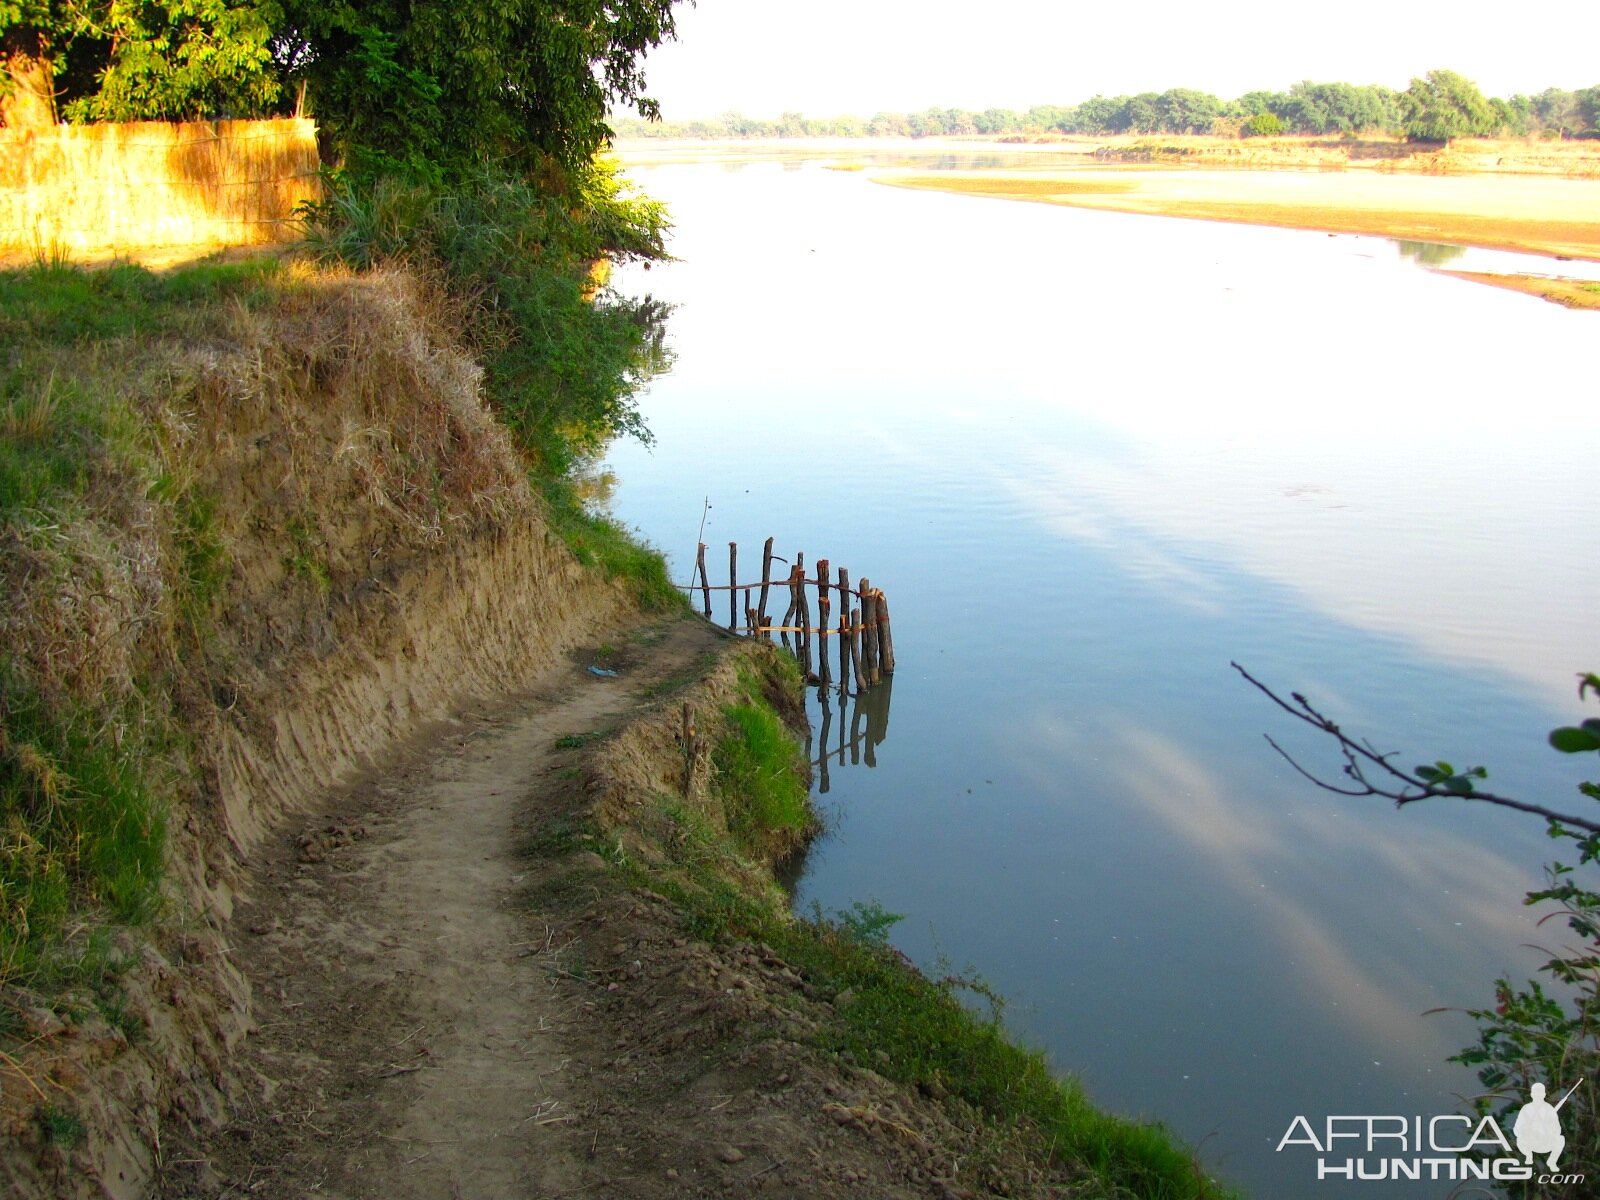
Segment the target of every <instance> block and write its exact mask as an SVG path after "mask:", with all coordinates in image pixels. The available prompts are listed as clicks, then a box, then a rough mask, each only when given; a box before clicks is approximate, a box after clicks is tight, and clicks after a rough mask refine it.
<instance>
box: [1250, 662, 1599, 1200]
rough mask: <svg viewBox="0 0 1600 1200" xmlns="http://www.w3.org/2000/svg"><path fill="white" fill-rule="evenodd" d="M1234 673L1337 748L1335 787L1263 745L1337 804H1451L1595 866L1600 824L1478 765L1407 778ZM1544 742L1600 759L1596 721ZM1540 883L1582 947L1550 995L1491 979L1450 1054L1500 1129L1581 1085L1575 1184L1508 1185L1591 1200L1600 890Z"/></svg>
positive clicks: (1561, 876) (1574, 1116)
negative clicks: (1464, 805) (1510, 788)
mask: <svg viewBox="0 0 1600 1200" xmlns="http://www.w3.org/2000/svg"><path fill="white" fill-rule="evenodd" d="M1233 667H1234V669H1235V670H1237V671H1238V672H1239V673H1240V674H1241V675H1242V676H1244V678H1245V679H1246V680H1248V681H1249V682H1250V683H1251V684H1252V685H1254V686H1255V687H1256V688H1258V689H1259V690H1260V691H1261V692H1262V693H1263V694H1265V695H1266V696H1267V697H1268V698H1269V699H1270V700H1271V701H1272V702H1273V703H1274V704H1276V705H1277V706H1278V707H1279V708H1281V709H1283V711H1284V712H1286V713H1288V714H1289V715H1290V716H1292V717H1294V718H1295V719H1296V720H1298V721H1300V722H1302V723H1304V724H1306V725H1309V726H1310V727H1311V728H1313V729H1315V730H1317V731H1318V732H1319V733H1322V734H1325V735H1327V736H1328V737H1330V738H1332V739H1333V741H1334V742H1335V743H1336V745H1337V746H1338V749H1339V755H1340V758H1341V760H1342V767H1341V769H1340V775H1341V778H1340V779H1339V781H1338V782H1330V781H1328V780H1325V779H1322V778H1320V777H1318V776H1317V775H1315V774H1313V773H1312V772H1310V771H1307V770H1306V769H1305V768H1304V767H1302V766H1301V765H1300V764H1299V763H1298V762H1297V761H1296V760H1295V759H1294V758H1293V757H1292V756H1291V755H1289V754H1288V752H1287V751H1285V750H1284V749H1283V748H1282V747H1281V746H1279V745H1278V743H1277V742H1276V741H1274V740H1273V739H1272V738H1271V737H1270V736H1268V737H1267V742H1268V744H1270V745H1271V746H1272V748H1273V749H1274V750H1276V751H1277V752H1278V753H1279V754H1280V755H1282V756H1283V758H1284V760H1285V761H1287V762H1288V763H1289V765H1290V766H1291V767H1293V768H1294V769H1295V770H1296V771H1298V772H1299V773H1300V774H1301V775H1303V776H1305V777H1306V778H1307V779H1309V780H1310V781H1311V782H1312V783H1314V784H1316V785H1317V786H1318V787H1320V788H1323V789H1324V790H1326V791H1330V792H1334V793H1336V794H1338V795H1341V796H1380V797H1384V798H1387V799H1389V800H1393V801H1394V803H1395V805H1396V806H1397V807H1403V806H1405V805H1408V804H1414V803H1417V802H1418V801H1421V800H1428V799H1434V798H1440V797H1445V798H1454V799H1458V800H1465V801H1476V802H1481V803H1486V804H1491V805H1494V806H1496V807H1499V808H1508V809H1512V810H1514V811H1517V812H1523V813H1528V814H1531V815H1533V816H1537V817H1540V818H1542V819H1543V820H1544V821H1545V822H1546V823H1547V825H1548V829H1549V833H1550V836H1551V837H1552V838H1558V839H1563V840H1567V841H1570V842H1572V843H1574V844H1575V847H1576V850H1577V856H1578V863H1577V866H1578V867H1579V868H1582V867H1591V868H1592V867H1593V866H1594V865H1595V864H1597V863H1600V819H1596V818H1595V817H1593V816H1588V815H1585V814H1583V813H1579V812H1576V811H1557V810H1554V809H1551V808H1549V807H1547V806H1545V805H1543V804H1535V803H1530V802H1527V801H1523V800H1519V799H1516V798H1514V797H1510V796H1504V795H1500V794H1498V793H1495V792H1491V791H1488V790H1486V789H1485V788H1484V786H1483V785H1484V783H1485V781H1486V780H1487V779H1488V775H1489V773H1488V771H1487V770H1485V769H1484V768H1483V767H1468V768H1467V769H1465V770H1457V769H1456V768H1455V767H1454V766H1453V765H1452V764H1450V763H1448V762H1444V761H1442V760H1441V761H1435V762H1432V763H1423V764H1419V765H1417V766H1415V767H1412V768H1410V769H1409V770H1408V769H1406V768H1404V767H1401V766H1398V765H1397V764H1396V763H1395V761H1394V759H1395V758H1396V755H1395V754H1394V753H1393V752H1389V753H1380V752H1379V751H1378V750H1377V749H1375V748H1374V747H1373V745H1372V744H1371V743H1370V742H1369V741H1367V740H1365V739H1360V740H1358V739H1356V738H1353V737H1351V736H1350V735H1349V734H1347V733H1346V732H1345V731H1344V730H1343V729H1341V728H1340V727H1339V725H1338V724H1337V723H1336V722H1334V721H1333V720H1331V719H1330V718H1329V717H1327V716H1326V715H1324V714H1323V713H1322V712H1321V711H1319V710H1318V709H1317V708H1316V707H1315V706H1313V705H1312V704H1311V702H1310V701H1309V700H1307V699H1306V698H1305V697H1304V696H1302V695H1301V694H1300V693H1298V692H1295V693H1291V695H1290V696H1289V697H1288V699H1285V698H1283V697H1282V696H1279V695H1278V694H1277V693H1276V692H1274V691H1272V689H1270V688H1268V687H1267V686H1266V685H1265V684H1263V683H1262V682H1261V681H1260V680H1258V679H1256V678H1255V677H1254V676H1252V675H1251V674H1250V673H1249V672H1248V671H1246V670H1245V669H1244V668H1243V667H1241V666H1239V664H1238V663H1234V664H1233ZM1578 679H1579V683H1578V699H1579V701H1580V702H1581V701H1582V700H1584V699H1585V698H1586V697H1587V695H1588V694H1589V693H1590V692H1593V693H1594V694H1595V695H1596V696H1597V697H1600V675H1595V674H1593V673H1589V674H1584V675H1580V676H1579V677H1578ZM1549 742H1550V745H1551V746H1552V747H1553V748H1554V749H1556V750H1558V751H1560V752H1561V753H1563V754H1590V753H1595V752H1600V719H1597V718H1594V717H1590V718H1588V719H1586V720H1584V721H1582V722H1581V723H1579V724H1578V725H1568V726H1562V727H1561V728H1558V729H1554V730H1552V731H1551V732H1550V736H1549ZM1578 791H1579V793H1580V794H1582V795H1583V796H1585V797H1587V798H1588V799H1590V800H1600V783H1596V782H1592V781H1591V782H1585V783H1580V784H1579V785H1578ZM1590 811H1592V810H1590ZM1545 876H1546V879H1545V882H1546V886H1545V887H1543V888H1538V889H1536V890H1534V891H1530V892H1529V893H1528V894H1527V895H1526V897H1525V898H1524V901H1523V902H1524V903H1525V904H1529V905H1533V904H1547V903H1552V902H1553V903H1554V904H1555V905H1556V906H1557V907H1556V909H1555V911H1554V912H1552V913H1550V914H1548V915H1546V916H1545V917H1544V918H1543V919H1542V920H1541V921H1540V924H1541V925H1542V924H1544V923H1545V922H1546V921H1550V920H1552V919H1556V920H1560V921H1564V922H1565V924H1566V927H1567V929H1568V931H1569V932H1570V933H1572V934H1574V935H1576V938H1577V943H1576V944H1575V945H1573V944H1569V945H1565V946H1561V947H1558V948H1556V949H1553V950H1550V951H1548V953H1550V955H1551V957H1550V958H1549V960H1548V961H1546V962H1545V964H1544V965H1543V966H1542V967H1540V973H1541V974H1542V975H1544V976H1546V977H1547V978H1548V979H1550V980H1553V981H1554V983H1555V985H1556V986H1555V992H1554V994H1552V992H1548V991H1546V990H1545V987H1544V986H1543V985H1541V984H1540V983H1539V982H1538V981H1537V980H1531V981H1529V982H1528V983H1527V984H1525V985H1513V984H1512V982H1511V981H1510V980H1509V979H1505V978H1502V979H1499V980H1496V981H1495V997H1494V1004H1493V1006H1492V1007H1488V1008H1481V1009H1469V1010H1467V1015H1469V1016H1470V1017H1472V1018H1473V1020H1474V1021H1476V1022H1477V1025H1478V1040H1477V1042H1476V1043H1475V1044H1473V1045H1471V1046H1468V1047H1467V1048H1466V1049H1464V1050H1462V1051H1461V1053H1459V1054H1457V1055H1455V1056H1453V1061H1455V1062H1459V1063H1463V1064H1465V1065H1467V1066H1471V1067H1475V1068H1476V1069H1477V1072H1478V1079H1479V1081H1480V1082H1482V1083H1483V1085H1484V1087H1485V1088H1486V1089H1487V1090H1486V1091H1485V1093H1484V1094H1483V1095H1481V1096H1479V1097H1477V1099H1476V1100H1475V1102H1474V1107H1475V1108H1476V1109H1477V1110H1478V1112H1479V1113H1480V1114H1489V1113H1496V1114H1497V1115H1498V1116H1500V1117H1501V1119H1502V1120H1504V1119H1506V1118H1507V1117H1509V1115H1510V1113H1511V1112H1512V1110H1514V1109H1517V1108H1520V1107H1521V1105H1522V1103H1523V1101H1524V1100H1525V1099H1526V1097H1527V1096H1528V1093H1529V1089H1530V1088H1531V1086H1532V1085H1533V1084H1534V1083H1536V1082H1537V1083H1544V1084H1546V1085H1553V1084H1557V1083H1560V1084H1562V1085H1563V1086H1564V1087H1565V1086H1573V1085H1575V1086H1574V1087H1573V1091H1572V1094H1571V1096H1570V1098H1569V1099H1568V1100H1567V1101H1566V1104H1565V1106H1564V1108H1563V1111H1562V1118H1561V1125H1562V1128H1563V1129H1564V1130H1565V1131H1566V1136H1567V1142H1566V1145H1567V1150H1566V1153H1565V1154H1564V1155H1563V1160H1562V1163H1561V1168H1562V1178H1563V1179H1567V1180H1572V1181H1575V1182H1571V1183H1563V1182H1559V1181H1558V1182H1557V1183H1555V1184H1552V1185H1549V1186H1543V1185H1541V1186H1539V1187H1538V1188H1537V1190H1535V1187H1534V1185H1533V1184H1532V1183H1531V1182H1530V1183H1529V1184H1527V1185H1525V1186H1524V1185H1517V1184H1513V1185H1511V1187H1512V1193H1513V1194H1514V1195H1518V1196H1528V1197H1532V1196H1535V1195H1537V1196H1538V1197H1541V1198H1554V1197H1560V1198H1561V1200H1569V1198H1570V1200H1577V1198H1578V1197H1579V1196H1580V1195H1581V1196H1588V1195H1592V1194H1593V1191H1592V1184H1590V1186H1589V1190H1583V1189H1584V1180H1585V1178H1586V1177H1587V1179H1588V1180H1593V1179H1595V1178H1596V1177H1600V1079H1597V1075H1600V891H1597V890H1596V885H1595V884H1594V883H1590V884H1588V885H1584V884H1581V883H1580V882H1579V877H1578V875H1577V869H1576V868H1574V867H1572V866H1569V865H1567V864H1565V863H1560V862H1555V863H1551V864H1550V865H1549V866H1548V867H1547V868H1546V869H1545Z"/></svg>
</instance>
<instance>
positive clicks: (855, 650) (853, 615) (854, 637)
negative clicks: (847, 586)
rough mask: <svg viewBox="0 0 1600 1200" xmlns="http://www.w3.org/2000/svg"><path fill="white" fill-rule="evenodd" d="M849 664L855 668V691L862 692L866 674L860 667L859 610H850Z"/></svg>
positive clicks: (864, 688)
mask: <svg viewBox="0 0 1600 1200" xmlns="http://www.w3.org/2000/svg"><path fill="white" fill-rule="evenodd" d="M850 665H851V666H852V667H854V668H855V673H856V691H857V692H863V691H865V690H866V688H867V675H866V672H865V671H863V670H862V669H861V610H860V609H859V608H852V609H851V610H850Z"/></svg>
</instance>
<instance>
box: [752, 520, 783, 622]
mask: <svg viewBox="0 0 1600 1200" xmlns="http://www.w3.org/2000/svg"><path fill="white" fill-rule="evenodd" d="M771 579H772V539H771V538H768V539H767V544H766V545H765V546H763V547H762V548H761V607H760V608H758V609H756V611H757V612H758V613H760V614H761V623H762V624H763V625H765V624H766V623H767V585H768V583H769V582H770V581H771ZM787 623H788V622H785V624H787Z"/></svg>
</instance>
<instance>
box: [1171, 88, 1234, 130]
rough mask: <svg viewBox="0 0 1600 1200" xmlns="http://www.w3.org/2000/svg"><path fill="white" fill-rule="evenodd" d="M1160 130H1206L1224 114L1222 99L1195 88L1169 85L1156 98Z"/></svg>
mask: <svg viewBox="0 0 1600 1200" xmlns="http://www.w3.org/2000/svg"><path fill="white" fill-rule="evenodd" d="M1155 109H1156V112H1157V113H1158V114H1159V115H1158V118H1157V119H1158V120H1159V121H1160V129H1161V130H1162V132H1165V133H1207V132H1209V131H1210V129H1211V122H1213V121H1215V120H1216V119H1217V118H1218V117H1219V116H1221V115H1222V101H1221V100H1218V99H1217V98H1216V97H1215V96H1213V95H1211V94H1210V93H1209V92H1200V91H1196V90H1195V89H1194V88H1168V89H1167V90H1166V91H1164V92H1162V93H1161V95H1160V96H1158V97H1156V101H1155Z"/></svg>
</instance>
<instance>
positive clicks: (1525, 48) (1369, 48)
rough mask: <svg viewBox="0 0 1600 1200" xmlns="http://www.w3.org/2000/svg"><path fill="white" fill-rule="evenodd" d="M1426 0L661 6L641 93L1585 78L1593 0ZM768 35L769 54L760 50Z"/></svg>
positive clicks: (871, 96)
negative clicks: (669, 16)
mask: <svg viewBox="0 0 1600 1200" xmlns="http://www.w3.org/2000/svg"><path fill="white" fill-rule="evenodd" d="M1426 7H1427V8H1428V9H1431V11H1425V6H1422V5H1419V4H1417V3H1415V2H1414V0H1413V2H1411V3H1404V2H1402V3H1389V4H1382V3H1379V2H1377V0H1351V3H1347V4H1346V5H1344V6H1343V8H1342V10H1341V12H1342V14H1343V17H1342V19H1341V21H1340V23H1339V26H1338V27H1337V28H1328V27H1327V26H1326V24H1325V23H1324V21H1323V20H1322V19H1319V14H1318V12H1317V11H1316V10H1301V9H1284V8H1283V7H1281V6H1278V5H1269V4H1267V3H1264V2H1263V0H1245V2H1244V3H1243V4H1241V5H1239V6H1236V7H1235V8H1234V9H1233V10H1231V11H1230V14H1229V19H1228V24H1227V27H1226V28H1223V27H1221V26H1220V25H1219V24H1218V22H1217V21H1216V20H1215V19H1214V17H1213V16H1212V15H1211V14H1209V13H1205V12H1197V11H1195V10H1194V9H1193V8H1192V6H1184V5H1179V4H1176V3H1174V2H1173V0H1156V2H1155V4H1154V6H1153V8H1147V9H1146V10H1144V11H1143V12H1142V13H1141V16H1140V19H1139V21H1138V23H1137V25H1136V26H1130V25H1128V24H1127V23H1126V22H1125V21H1122V20H1119V19H1118V18H1117V16H1116V14H1114V13H1111V12H1106V11H1099V12H1094V11H1091V12H1086V13H1076V14H1066V13H1062V12H1060V11H1059V10H1057V9H1055V8H1052V7H1046V6H1042V5H1039V4H1036V3H1032V2H1030V0H996V2H995V3H992V4H990V5H989V6H988V7H987V9H986V20H985V21H984V23H983V24H981V25H974V24H973V23H972V22H971V20H970V17H967V18H966V19H965V20H963V19H962V17H961V15H960V14H961V13H962V10H959V9H956V8H955V7H954V6H952V5H948V4H937V3H935V4H931V5H930V4H927V3H921V4H911V3H908V2H907V0H880V2H879V3H877V4H874V5H872V6H870V7H869V8H863V7H862V6H852V5H847V4H844V3H841V2H840V0H818V2H817V3H814V4H813V5H811V6H810V7H809V8H808V9H806V10H805V14H804V17H803V18H802V17H798V16H797V15H796V13H795V12H794V10H792V9H787V8H786V9H783V10H780V9H779V8H778V6H777V5H776V4H774V3H772V2H771V0H737V3H736V2H735V0H697V3H696V4H695V5H693V6H692V7H691V6H683V7H680V8H679V9H678V11H677V20H678V40H677V41H675V42H668V43H664V44H663V45H661V46H659V47H657V48H656V49H655V50H654V51H652V53H651V54H650V55H649V56H648V58H647V59H646V60H645V74H646V79H647V87H646V89H645V90H646V94H648V95H650V96H652V97H654V98H655V99H656V100H657V101H658V102H659V103H660V105H661V116H662V119H663V120H665V121H670V122H686V121H696V120H702V121H703V120H710V119H714V118H716V117H720V116H721V115H722V114H724V113H727V112H738V113H739V114H741V115H743V116H749V117H754V118H758V119H771V118H776V117H778V116H780V115H782V114H783V113H785V112H800V113H804V114H805V115H807V116H811V117H818V118H822V117H833V116H844V115H851V116H871V115H873V114H874V113H879V112H896V113H913V112H922V111H926V110H927V109H929V108H959V109H965V110H968V111H973V112H981V111H983V110H984V109H986V108H1007V109H1013V110H1016V111H1019V112H1023V111H1026V110H1027V109H1029V108H1031V107H1033V106H1034V105H1058V106H1062V107H1069V106H1072V105H1075V104H1079V103H1081V102H1082V101H1084V100H1087V99H1090V98H1091V97H1093V96H1096V95H1101V96H1120V95H1136V94H1138V93H1141V92H1163V91H1166V90H1167V89H1169V88H1176V87H1183V88H1193V89H1195V90H1196V91H1201V92H1208V93H1210V94H1212V95H1215V96H1217V97H1218V98H1219V99H1223V100H1233V99H1237V98H1238V97H1239V96H1242V95H1243V94H1245V93H1246V92H1251V91H1275V92H1283V91H1288V89H1289V88H1290V87H1291V86H1292V85H1294V84H1295V83H1299V82H1301V81H1303V80H1311V81H1315V82H1333V81H1340V82H1346V83H1352V84H1381V85H1383V86H1384V87H1388V88H1392V89H1393V90H1395V91H1404V90H1405V89H1406V87H1407V86H1408V85H1409V83H1410V81H1411V80H1412V79H1413V78H1415V77H1418V76H1421V75H1424V74H1426V73H1427V72H1428V71H1431V70H1436V69H1441V68H1444V69H1448V70H1452V71H1457V72H1459V73H1460V74H1462V75H1465V76H1466V77H1467V78H1468V79H1471V80H1473V81H1474V82H1475V83H1476V84H1477V85H1478V86H1479V88H1480V89H1481V90H1482V91H1483V93H1484V94H1485V95H1488V96H1498V97H1502V98H1508V97H1510V96H1513V95H1517V94H1523V95H1530V96H1531V95H1534V94H1537V93H1538V92H1540V91H1543V90H1544V89H1545V88H1549V87H1558V88H1563V89H1567V90H1577V89H1580V88H1586V87H1592V86H1595V85H1596V84H1600V65H1597V64H1596V63H1595V61H1594V58H1593V55H1592V53H1591V50H1592V47H1593V46H1594V44H1595V43H1596V42H1597V41H1600V5H1594V4H1592V3H1584V4H1580V3H1576V2H1574V0H1553V3H1552V4H1550V5H1546V6H1545V7H1544V9H1543V10H1542V15H1541V19H1540V20H1538V21H1516V22H1507V23H1493V24H1489V23H1483V22H1474V21H1470V20H1465V19H1460V18H1456V19H1453V20H1444V19H1441V18H1440V17H1439V15H1438V13H1437V9H1433V8H1432V6H1426ZM1152 30H1158V31H1160V32H1159V33H1152V32H1149V31H1152ZM1374 30H1375V31H1377V32H1376V33H1374V32H1370V31H1374ZM773 46H781V47H782V53H781V56H777V55H772V54H764V53H763V52H762V51H763V49H764V48H769V47H773ZM624 115H633V110H631V109H629V110H626V111H625V112H621V113H618V116H619V117H620V116H624Z"/></svg>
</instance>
